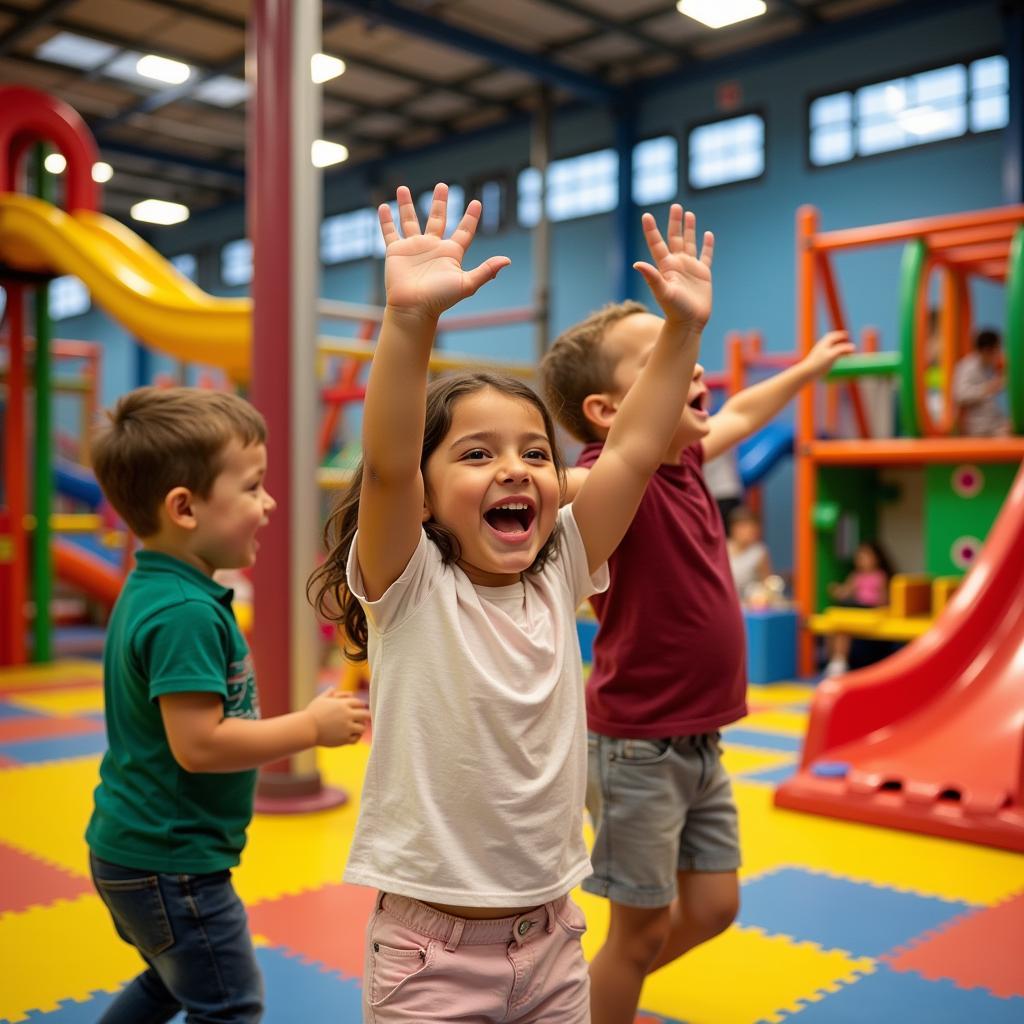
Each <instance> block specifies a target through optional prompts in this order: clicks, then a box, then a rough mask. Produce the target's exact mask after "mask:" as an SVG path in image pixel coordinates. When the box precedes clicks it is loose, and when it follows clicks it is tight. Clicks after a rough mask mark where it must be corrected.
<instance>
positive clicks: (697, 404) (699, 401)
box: [686, 388, 708, 416]
mask: <svg viewBox="0 0 1024 1024" xmlns="http://www.w3.org/2000/svg"><path fill="white" fill-rule="evenodd" d="M707 403H708V390H707V388H704V389H702V390H701V391H699V392H698V393H697V395H696V396H695V397H694V398H692V399H691V400H690V401H689V402H687V403H686V404H687V406H688V407H689V408H690V409H692V410H693V411H694V412H695V413H697V414H698V415H699V416H707V415H708V410H707Z"/></svg>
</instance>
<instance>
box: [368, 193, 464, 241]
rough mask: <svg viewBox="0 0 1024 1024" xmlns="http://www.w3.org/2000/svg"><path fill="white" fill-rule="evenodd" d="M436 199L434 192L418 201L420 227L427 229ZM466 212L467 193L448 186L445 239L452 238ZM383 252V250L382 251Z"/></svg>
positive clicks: (421, 195)
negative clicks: (432, 204)
mask: <svg viewBox="0 0 1024 1024" xmlns="http://www.w3.org/2000/svg"><path fill="white" fill-rule="evenodd" d="M433 199H434V190H433V189H431V190H430V191H429V192H423V193H421V194H420V197H419V199H417V200H416V209H417V211H418V212H419V215H420V227H421V228H422V227H426V224H427V218H428V217H429V216H430V204H431V202H432V201H433ZM465 211H466V192H465V190H464V189H463V187H462V186H461V185H449V186H448V213H447V215H446V217H445V224H444V237H445V238H451V236H452V232H453V231H454V230H455V229H456V228H457V227H458V226H459V221H460V220H462V215H463V213H465ZM381 251H382V252H383V249H382V250H381Z"/></svg>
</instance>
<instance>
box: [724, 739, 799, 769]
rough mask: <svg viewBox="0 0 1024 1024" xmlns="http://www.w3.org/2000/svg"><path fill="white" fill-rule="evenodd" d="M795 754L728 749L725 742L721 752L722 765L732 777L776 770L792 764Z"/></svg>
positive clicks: (746, 748) (727, 744)
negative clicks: (771, 769) (770, 769)
mask: <svg viewBox="0 0 1024 1024" xmlns="http://www.w3.org/2000/svg"><path fill="white" fill-rule="evenodd" d="M795 756H796V755H795V754H785V753H781V752H778V751H773V750H751V749H750V748H749V747H730V746H729V743H728V741H726V743H725V745H724V748H723V751H722V764H723V765H725V770H726V771H727V772H728V773H729V774H730V775H732V776H736V775H745V774H746V773H748V772H761V771H766V770H767V769H769V768H778V767H780V766H781V765H784V764H792V763H793V760H794V758H795Z"/></svg>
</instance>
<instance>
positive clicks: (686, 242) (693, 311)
mask: <svg viewBox="0 0 1024 1024" xmlns="http://www.w3.org/2000/svg"><path fill="white" fill-rule="evenodd" d="M642 224H643V229H644V238H645V239H646V240H647V248H648V249H650V252H651V259H652V260H654V266H652V265H651V264H650V263H642V262H639V263H634V264H633V269H634V270H639V271H640V273H641V274H643V276H644V280H645V281H646V282H647V284H648V286H649V287H650V289H651V292H652V294H653V295H654V297H655V299H656V300H657V302H658V305H659V306H661V309H662V312H663V313H664V314H665V318H666V319H667V320H671V321H675V322H676V323H681V324H683V325H685V326H687V327H692V328H695V329H696V330H703V328H704V325H705V324H706V323H707V322H708V318H709V317H710V316H711V259H712V256H713V255H714V251H715V236H714V235H713V234H712V233H711V232H710V231H705V232H704V244H703V246H702V248H701V253H700V258H699V259H698V258H697V218H696V217H695V216H694V215H693V213H692V212H690V211H687V213H686V215H685V217H684V215H683V208H682V207H681V206H680V205H679V204H678V203H673V204H672V206H671V207H670V208H669V211H668V241H666V240H665V239H664V238H662V235H661V232H660V231H659V230H658V225H657V223H656V221H655V220H654V217H653V215H652V214H650V213H645V214H644V215H643V219H642Z"/></svg>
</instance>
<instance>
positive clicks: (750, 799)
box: [733, 779, 1024, 905]
mask: <svg viewBox="0 0 1024 1024" xmlns="http://www.w3.org/2000/svg"><path fill="white" fill-rule="evenodd" d="M733 788H734V792H735V794H736V804H737V806H738V808H739V818H740V846H741V849H742V851H743V865H744V866H743V872H742V873H743V875H744V876H746V877H750V876H753V875H758V874H761V873H763V872H765V871H769V870H771V869H773V868H778V867H783V866H794V867H803V868H808V869H810V870H813V871H820V872H824V873H826V874H831V875H837V876H839V877H842V878H847V879H850V880H851V881H854V882H867V883H869V884H875V885H884V886H888V887H889V888H893V889H900V890H905V891H907V892H915V893H918V894H920V895H922V896H937V897H939V898H940V899H950V900H963V901H965V902H967V903H976V904H984V905H992V904H995V903H998V902H1000V901H1001V900H1004V899H1006V898H1007V897H1009V896H1010V895H1012V894H1013V893H1015V892H1018V891H1020V889H1021V888H1022V887H1024V860H1022V858H1021V856H1020V854H1016V853H1010V852H1009V851H1007V850H996V849H993V848H992V847H987V846H978V845H974V844H971V843H958V842H953V841H952V840H949V839H939V838H937V837H935V836H926V835H921V834H919V833H916V832H903V831H900V830H898V829H887V828H878V827H875V826H872V825H861V824H858V823H856V822H850V821H840V820H839V819H838V818H828V817H825V816H823V815H819V814H802V813H799V812H797V811H786V810H781V809H779V808H777V807H775V806H774V805H773V803H772V797H773V795H774V791H773V789H772V788H770V787H767V786H760V785H752V784H749V783H745V782H744V781H743V780H742V779H736V780H734V787H733Z"/></svg>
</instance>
